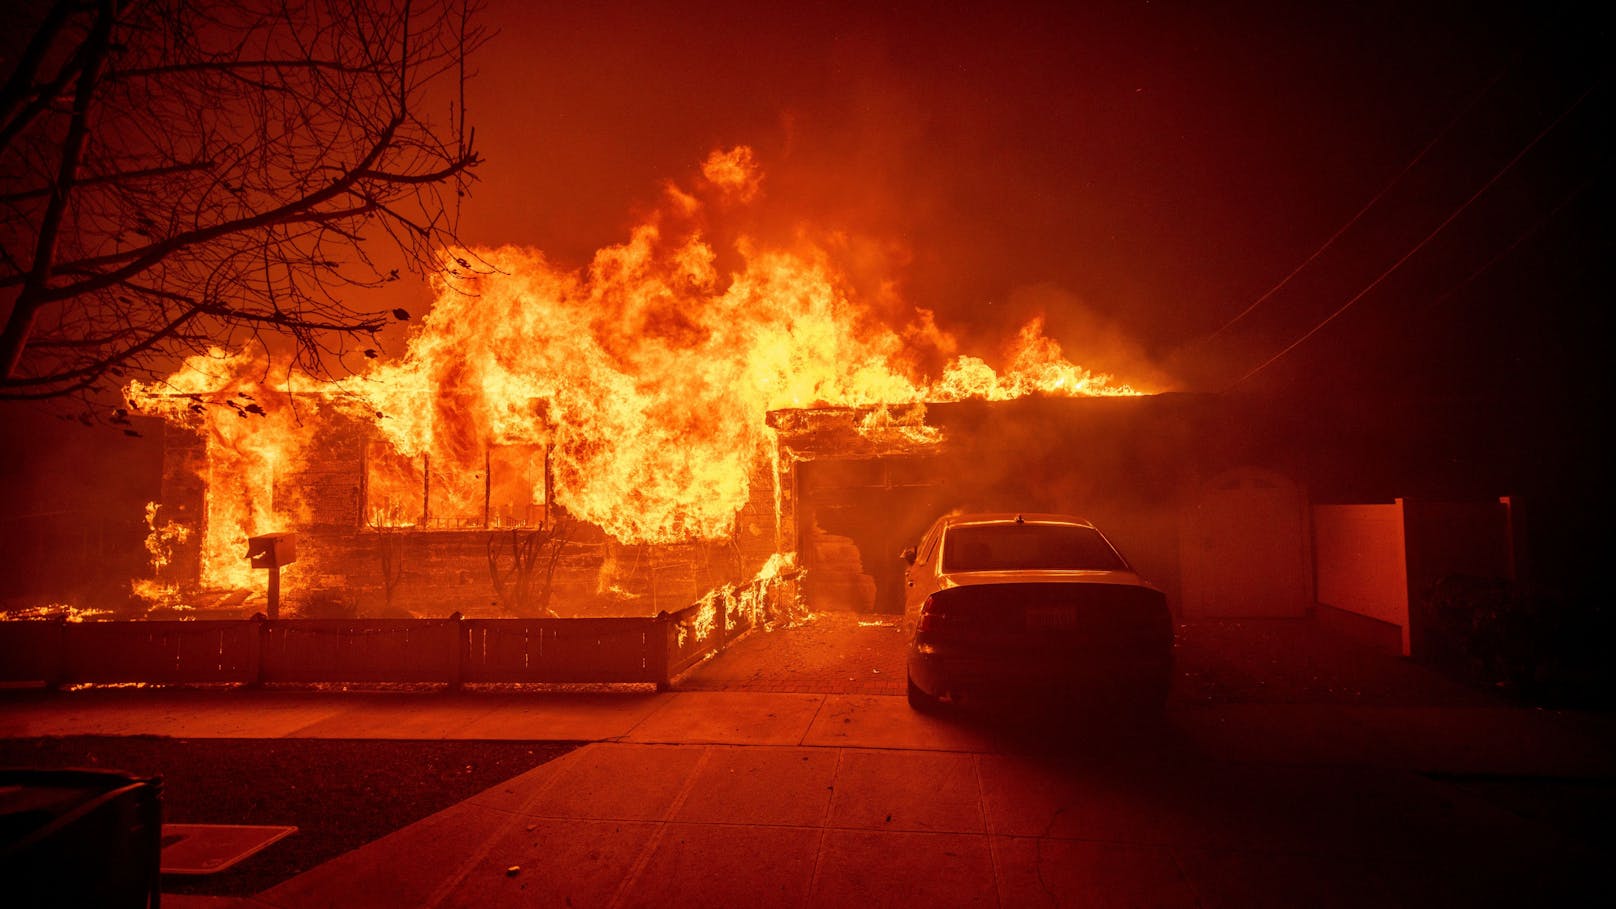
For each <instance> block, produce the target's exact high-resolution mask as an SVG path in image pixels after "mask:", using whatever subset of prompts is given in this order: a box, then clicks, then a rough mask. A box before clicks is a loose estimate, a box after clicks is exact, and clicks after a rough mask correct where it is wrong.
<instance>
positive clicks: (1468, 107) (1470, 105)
mask: <svg viewBox="0 0 1616 909" xmlns="http://www.w3.org/2000/svg"><path fill="white" fill-rule="evenodd" d="M1508 71H1509V67H1507V66H1506V67H1504V68H1503V69H1501V70H1499V71H1498V74H1497V75H1495V76H1493V77H1492V79H1491V80H1489V81H1488V82H1487V84H1486V85H1483V86H1482V87H1481V88H1480V89H1479V90H1478V91H1477V92H1476V93H1475V94H1473V95H1471V96H1470V100H1469V101H1467V102H1465V105H1464V106H1463V107H1461V108H1460V109H1459V112H1458V113H1456V114H1454V115H1453V117H1452V118H1451V119H1449V120H1448V122H1447V123H1446V124H1445V125H1444V126H1443V127H1442V128H1441V129H1440V130H1438V131H1437V134H1436V135H1435V136H1432V137H1431V141H1429V142H1427V143H1425V147H1424V148H1422V149H1420V150H1419V153H1418V154H1416V155H1415V156H1414V157H1413V158H1411V159H1410V160H1409V162H1408V163H1407V164H1405V165H1403V169H1402V170H1400V171H1398V172H1397V173H1396V174H1394V175H1392V178H1391V179H1390V180H1388V181H1386V184H1385V185H1384V186H1382V187H1381V188H1380V191H1379V192H1377V193H1375V194H1374V195H1373V196H1371V197H1370V199H1369V201H1368V202H1365V203H1364V206H1363V207H1362V208H1360V209H1358V212H1357V214H1355V215H1353V216H1352V217H1350V218H1348V219H1347V222H1346V223H1345V224H1343V225H1341V227H1340V228H1339V229H1337V230H1336V232H1335V233H1333V234H1331V235H1330V238H1329V239H1327V240H1325V241H1324V242H1323V243H1322V244H1320V246H1319V248H1318V249H1315V250H1313V253H1312V254H1311V255H1309V256H1308V257H1307V258H1306V259H1303V260H1302V261H1301V263H1300V264H1299V265H1297V266H1296V267H1295V268H1293V269H1291V271H1290V274H1287V275H1286V276H1285V277H1283V278H1280V279H1279V283H1278V284H1275V285H1274V286H1273V287H1270V288H1268V290H1267V291H1266V292H1264V293H1263V295H1262V296H1260V297H1258V298H1257V299H1256V300H1253V301H1252V303H1251V305H1250V306H1247V307H1246V308H1245V309H1242V310H1240V313H1239V314H1238V315H1236V316H1235V317H1234V318H1232V319H1230V320H1229V321H1227V322H1225V323H1223V325H1222V326H1221V327H1219V328H1218V329H1217V330H1216V331H1214V332H1212V333H1211V334H1209V335H1207V336H1205V337H1204V338H1202V339H1201V343H1203V344H1204V343H1206V342H1208V341H1211V340H1212V339H1213V338H1216V337H1217V336H1218V335H1221V334H1223V333H1224V332H1225V331H1227V330H1228V329H1229V328H1230V327H1231V326H1233V325H1234V324H1235V323H1236V322H1239V321H1240V320H1241V319H1244V318H1245V317H1246V316H1248V315H1250V314H1251V313H1252V311H1253V310H1255V309H1256V308H1257V307H1259V306H1261V305H1263V303H1265V302H1267V301H1268V298H1269V297H1272V296H1273V295H1274V294H1276V293H1279V291H1280V289H1281V288H1283V287H1284V286H1285V285H1287V284H1289V283H1291V279H1292V278H1294V277H1296V276H1297V275H1299V274H1301V273H1302V270H1303V269H1305V268H1307V267H1308V266H1309V265H1312V264H1313V262H1314V261H1315V260H1316V259H1318V257H1319V256H1321V255H1323V254H1324V251H1325V250H1327V249H1329V248H1330V247H1331V246H1334V245H1335V241H1337V240H1339V239H1341V236H1342V235H1343V234H1345V233H1346V232H1347V231H1349V230H1351V229H1352V226H1353V225H1354V224H1357V223H1358V221H1359V220H1360V219H1361V218H1363V216H1364V215H1366V214H1368V213H1369V210H1370V209H1371V208H1374V207H1375V205H1376V204H1377V203H1378V202H1380V200H1381V199H1382V198H1384V197H1385V195H1386V194H1387V193H1388V192H1391V189H1392V187H1393V186H1396V185H1397V184H1398V182H1399V181H1401V180H1402V179H1403V178H1404V177H1405V176H1407V175H1408V172H1409V171H1411V170H1413V169H1414V168H1415V167H1416V166H1417V165H1418V164H1419V163H1420V162H1421V161H1422V160H1424V159H1425V156H1426V155H1427V154H1430V152H1431V149H1433V148H1435V147H1436V146H1437V143H1439V142H1441V141H1442V140H1443V139H1444V138H1446V137H1447V135H1448V133H1449V132H1451V131H1452V130H1453V128H1454V126H1456V125H1458V123H1459V121H1460V120H1463V119H1464V118H1465V116H1466V115H1468V114H1469V113H1470V112H1471V111H1472V110H1474V109H1475V107H1476V105H1477V104H1478V103H1480V102H1481V99H1482V98H1484V97H1486V96H1487V93H1488V92H1490V91H1492V89H1493V86H1495V85H1497V84H1498V82H1499V80H1501V79H1503V78H1504V74H1505V73H1506V72H1508Z"/></svg>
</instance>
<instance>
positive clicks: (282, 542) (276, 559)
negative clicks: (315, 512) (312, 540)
mask: <svg viewBox="0 0 1616 909" xmlns="http://www.w3.org/2000/svg"><path fill="white" fill-rule="evenodd" d="M247 558H248V560H249V561H251V563H252V567H254V568H267V569H269V610H268V615H269V617H270V618H271V619H278V618H280V617H281V615H280V613H281V566H282V565H290V564H292V563H293V562H295V561H297V534H295V533H266V534H264V535H263V536H259V537H248V538H247Z"/></svg>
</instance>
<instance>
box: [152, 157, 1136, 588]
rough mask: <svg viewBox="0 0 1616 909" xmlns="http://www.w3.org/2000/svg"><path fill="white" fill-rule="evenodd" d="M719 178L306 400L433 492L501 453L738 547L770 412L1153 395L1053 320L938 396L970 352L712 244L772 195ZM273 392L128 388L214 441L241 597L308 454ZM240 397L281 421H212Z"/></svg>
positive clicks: (674, 528) (804, 275)
mask: <svg viewBox="0 0 1616 909" xmlns="http://www.w3.org/2000/svg"><path fill="white" fill-rule="evenodd" d="M701 172H702V177H701V178H700V179H699V181H698V182H697V185H695V186H693V187H691V188H689V189H684V188H680V187H677V186H674V185H672V184H670V185H669V186H668V187H667V192H666V193H665V197H664V202H663V204H662V205H661V206H660V207H658V209H657V210H655V211H654V212H652V214H651V215H650V216H649V217H648V218H647V219H646V220H645V221H644V223H642V224H640V225H639V226H638V227H636V228H634V229H633V231H632V232H631V233H630V236H629V238H628V239H627V241H625V242H623V243H621V244H618V245H614V246H609V247H607V248H604V249H602V250H600V251H599V252H598V253H597V254H596V255H595V257H594V259H593V261H592V262H590V263H589V265H588V266H587V267H586V268H584V269H581V270H574V269H568V268H565V267H561V266H558V265H556V264H554V263H551V262H549V261H548V260H547V259H546V258H545V257H544V255H543V253H541V252H539V251H537V250H533V249H525V248H520V247H515V246H505V247H500V248H497V249H466V250H450V251H447V253H446V254H445V256H444V262H445V263H446V266H445V269H444V271H443V273H442V274H441V275H439V276H437V278H436V279H435V280H434V287H435V291H436V295H437V296H436V302H435V303H434V305H433V307H432V309H431V311H430V313H429V314H428V315H427V316H426V317H425V318H424V319H423V320H422V321H421V323H420V324H419V326H418V328H417V329H416V331H415V333H414V334H413V336H412V337H411V338H410V340H409V342H408V347H407V350H406V351H405V353H404V355H403V356H402V357H401V358H399V359H398V360H396V361H392V362H382V363H380V364H379V365H377V366H375V368H373V369H370V370H369V371H367V372H365V373H363V374H361V375H357V376H354V377H352V378H350V379H347V380H344V381H342V382H340V383H334V384H330V385H324V386H320V387H318V388H315V389H311V390H307V391H306V392H305V393H304V397H303V399H302V400H310V399H321V400H326V401H331V402H337V403H340V404H341V406H342V407H343V408H344V410H346V411H348V412H350V413H352V414H355V415H359V416H361V417H363V418H365V419H370V420H373V421H374V424H375V427H376V430H377V432H378V434H379V436H380V438H382V439H384V440H385V441H386V443H387V444H388V445H389V446H390V447H391V448H392V450H393V452H394V453H396V455H397V456H399V457H401V458H404V459H418V458H420V457H421V456H423V455H424V456H426V457H427V459H429V461H430V463H431V465H432V467H431V471H432V474H433V475H434V476H436V475H438V474H439V473H442V474H443V475H445V476H454V475H457V474H458V475H465V476H470V475H473V474H476V473H477V472H478V471H479V470H482V469H483V467H484V463H485V462H484V461H483V459H484V458H485V457H486V451H487V450H488V449H489V447H490V446H533V449H532V450H534V451H539V450H547V451H548V453H549V471H550V474H551V486H550V490H551V492H552V494H553V496H554V500H555V501H556V502H558V503H560V504H561V505H563V506H565V507H566V508H567V509H568V511H569V512H570V513H571V514H573V515H574V516H576V517H579V518H582V519H584V520H587V521H590V522H592V523H594V524H597V525H599V526H600V527H602V528H603V529H604V530H606V532H608V533H609V534H611V535H612V536H614V537H616V538H617V539H618V540H620V541H622V542H625V543H663V542H672V541H677V540H713V539H722V538H726V537H728V536H729V535H730V534H731V532H732V530H733V527H734V523H735V518H736V515H737V514H738V513H739V512H740V510H741V508H742V506H743V505H744V504H745V503H746V501H747V497H748V485H749V469H751V468H752V467H753V465H755V464H757V463H758V462H759V456H760V454H762V453H764V452H766V451H769V450H772V449H769V448H767V447H766V446H768V445H770V444H771V439H770V433H771V430H769V429H768V427H767V425H766V421H765V417H766V415H767V413H768V412H769V411H771V410H776V409H783V408H805V407H815V406H826V405H831V406H858V405H876V404H892V405H895V404H913V403H917V402H928V401H932V402H936V401H954V400H960V399H965V398H986V399H990V400H1002V399H1007V398H1012V397H1017V396H1021V395H1026V394H1030V393H1034V392H1042V393H1047V394H1058V395H1101V394H1104V395H1116V394H1136V393H1138V392H1136V391H1135V390H1134V389H1132V388H1130V387H1128V386H1126V385H1121V384H1117V383H1113V382H1112V381H1111V380H1110V379H1109V377H1107V376H1101V375H1095V374H1092V373H1089V372H1087V371H1085V370H1083V369H1082V368H1080V367H1078V366H1076V365H1074V364H1072V363H1069V362H1068V361H1067V360H1066V359H1065V358H1064V357H1063V356H1062V353H1061V350H1060V347H1059V345H1058V344H1056V343H1055V342H1054V341H1053V340H1052V339H1050V338H1047V337H1045V336H1044V335H1043V333H1042V324H1041V323H1040V322H1038V321H1034V322H1032V323H1030V324H1028V325H1027V326H1026V327H1025V328H1024V329H1023V330H1022V331H1021V333H1020V335H1019V336H1018V338H1017V340H1016V342H1015V345H1014V347H1013V348H1012V350H1011V351H1010V352H1009V356H1008V359H1007V361H1006V362H1007V364H1008V365H1007V368H1006V369H1005V370H1004V371H1003V372H999V371H997V370H995V369H993V368H992V367H991V366H989V365H988V363H987V362H986V361H984V360H982V359H980V358H978V357H974V356H964V355H961V356H954V357H953V358H952V359H951V360H947V362H946V365H945V366H944V368H943V369H942V371H941V374H940V375H938V376H936V377H935V378H928V377H927V376H925V375H924V374H923V370H922V367H921V365H920V364H922V363H924V362H928V361H929V362H941V361H943V356H942V355H947V354H951V353H952V351H953V350H954V349H955V348H956V347H957V342H956V341H955V339H953V338H952V337H949V336H948V335H947V334H946V333H944V332H942V331H940V330H939V329H938V328H937V326H936V324H935V323H934V322H933V320H932V318H931V314H930V313H929V312H927V311H925V310H915V311H914V315H913V320H912V323H911V324H909V325H907V326H903V327H900V328H893V327H891V326H889V325H887V324H884V323H883V322H882V321H881V320H880V319H879V318H877V317H876V315H875V314H874V313H873V312H872V311H871V309H870V307H869V306H867V305H865V304H864V303H862V302H861V301H860V299H859V297H858V294H857V293H856V292H855V290H854V289H853V287H852V284H851V282H850V281H849V280H847V279H846V277H845V276H844V274H843V272H842V271H840V270H839V269H838V268H837V266H836V263H835V262H834V261H833V259H832V257H831V256H830V254H828V253H827V252H825V251H824V250H823V249H818V248H795V249H779V248H764V247H763V246H762V245H760V244H759V243H758V242H756V241H754V240H752V239H748V238H746V237H739V238H736V239H734V240H733V241H731V242H729V243H726V244H723V245H719V244H718V243H717V242H716V241H714V240H712V239H711V237H710V231H709V229H708V227H707V225H706V224H705V220H704V219H705V218H706V212H707V209H708V207H709V205H710V203H711V201H712V200H715V199H722V200H724V201H725V202H727V203H729V204H730V205H732V206H733V205H744V204H745V203H748V202H751V201H753V200H756V199H757V198H759V197H760V195H761V190H760V178H761V175H760V173H759V171H758V169H757V165H756V162H755V156H754V155H753V153H752V151H751V150H750V149H748V148H745V147H739V148H735V149H731V150H728V151H721V152H714V153H713V155H712V156H711V157H709V158H708V159H707V161H706V162H705V164H704V166H703V168H702V171H701ZM732 258H733V260H734V261H735V262H738V263H739V264H738V265H737V266H735V267H733V268H726V269H723V270H721V269H720V267H719V264H718V263H719V262H720V261H721V260H722V261H724V262H726V263H727V262H729V261H731V259H732ZM264 375H265V368H264V366H263V364H262V363H254V362H247V361H246V360H245V359H243V358H230V357H225V356H223V355H220V356H219V357H218V358H216V359H212V360H203V361H196V362H192V363H189V364H187V367H186V369H184V370H182V371H181V372H180V373H177V374H176V375H175V376H173V377H171V378H170V379H169V380H168V382H167V383H166V386H167V387H166V388H164V387H152V386H140V385H135V386H132V387H131V389H130V395H129V397H130V399H131V401H132V402H134V403H135V404H136V405H138V406H141V407H143V408H144V409H146V410H148V411H150V410H156V411H158V412H161V413H163V414H165V415H168V416H170V417H172V418H173V419H176V420H178V421H181V422H185V423H187V424H188V425H192V426H196V427H198V428H202V429H204V431H205V433H206V434H207V436H208V438H209V455H210V457H209V462H210V465H209V469H210V471H211V475H210V476H209V477H208V483H209V490H210V493H209V505H208V508H209V514H208V529H207V538H208V543H207V544H206V545H207V549H206V551H205V552H204V564H205V565H206V566H210V567H209V569H208V571H209V574H208V579H209V580H214V581H223V580H225V577H224V574H225V572H224V571H223V570H222V566H223V565H225V564H226V563H228V564H229V565H230V566H232V567H231V569H230V573H231V578H230V579H231V580H237V578H236V577H235V573H236V572H237V569H238V568H239V572H240V573H242V574H245V572H246V569H245V563H244V561H243V559H242V557H241V555H242V552H243V549H242V546H241V545H240V544H241V542H242V540H243V539H244V537H245V536H246V535H247V534H248V533H258V532H264V531H266V530H270V529H274V528H272V527H269V526H267V525H269V524H274V523H276V522H277V521H281V520H285V519H286V518H287V517H289V516H287V515H277V514H274V513H272V512H269V511H267V510H265V503H267V502H269V501H272V500H273V499H272V498H267V497H266V498H259V497H258V495H260V494H262V493H263V492H264V491H267V490H270V488H271V487H272V484H273V480H274V474H275V472H276V470H277V465H281V464H285V463H287V462H289V461H290V460H293V459H296V458H299V457H301V448H302V445H303V443H302V442H301V441H300V439H301V438H302V434H301V433H300V430H299V427H298V426H297V421H296V420H294V419H291V418H290V417H289V416H288V414H289V413H290V408H289V406H287V404H286V401H287V398H286V396H285V395H284V394H283V395H281V396H280V397H279V398H276V399H275V401H276V406H274V407H271V406H270V399H271V397H272V396H271V395H269V394H267V393H266V391H267V389H266V388H265V387H264V384H265V383H263V382H261V381H259V380H260V379H262V377H263V376H264ZM255 377H256V378H255ZM244 392H245V393H246V394H248V395H251V398H250V400H252V401H254V402H256V403H257V404H259V405H261V406H262V407H263V409H264V410H265V411H266V413H265V414H264V415H263V417H264V418H263V419H246V420H239V419H237V417H236V415H235V414H234V413H232V412H230V411H228V410H220V409H219V408H216V407H200V408H199V407H196V406H194V405H195V403H196V399H197V398H198V397H200V396H208V397H217V396H219V395H230V396H235V398H236V399H237V400H239V399H240V397H239V396H240V395H242V394H243V393H244ZM176 394H178V395H180V396H179V397H175V395H176ZM187 396H190V397H187ZM165 402H166V403H165ZM361 405H362V406H361ZM252 416H257V415H256V414H255V415H252ZM232 421H234V422H232ZM883 426H884V427H887V428H888V429H889V428H890V425H889V424H887V423H883ZM914 432H915V436H914V438H915V439H916V440H917V441H919V442H924V441H926V440H927V439H928V438H930V436H928V435H927V434H926V433H925V432H924V428H923V427H918V428H916V429H915V430H914ZM244 490H253V491H254V492H252V493H247V492H244ZM216 522H218V523H217V524H216ZM216 556H217V557H219V558H221V559H222V561H215V558H216Z"/></svg>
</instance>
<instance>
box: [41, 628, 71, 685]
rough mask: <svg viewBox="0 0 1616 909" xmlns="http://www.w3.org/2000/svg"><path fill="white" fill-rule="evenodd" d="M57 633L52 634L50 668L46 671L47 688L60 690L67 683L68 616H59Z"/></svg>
mask: <svg viewBox="0 0 1616 909" xmlns="http://www.w3.org/2000/svg"><path fill="white" fill-rule="evenodd" d="M53 621H55V622H56V633H55V634H53V635H51V636H50V638H51V645H50V649H51V657H52V659H51V661H50V669H49V671H48V672H47V673H46V678H45V689H46V690H47V691H59V690H61V687H62V686H63V685H64V684H66V683H67V617H66V616H57V617H56V618H55V619H54V620H53Z"/></svg>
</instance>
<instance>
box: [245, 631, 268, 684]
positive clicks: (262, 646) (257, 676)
mask: <svg viewBox="0 0 1616 909" xmlns="http://www.w3.org/2000/svg"><path fill="white" fill-rule="evenodd" d="M251 621H252V623H253V624H254V625H255V626H257V628H258V635H257V637H258V642H257V645H256V646H257V648H258V660H257V665H255V666H254V667H253V680H252V681H251V682H248V683H247V687H248V688H262V687H264V659H265V657H267V656H268V655H269V619H268V618H266V617H265V616H264V614H263V613H262V612H255V613H253V616H252V619H251Z"/></svg>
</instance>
